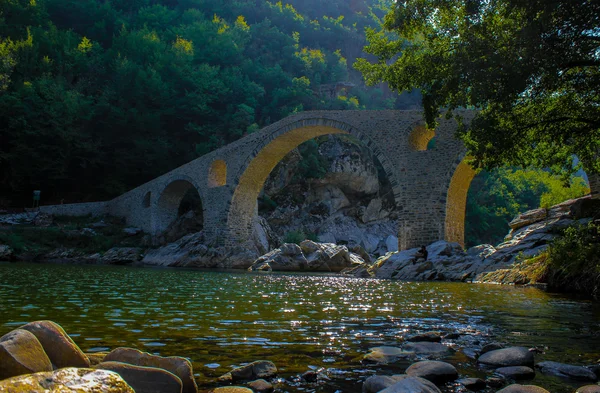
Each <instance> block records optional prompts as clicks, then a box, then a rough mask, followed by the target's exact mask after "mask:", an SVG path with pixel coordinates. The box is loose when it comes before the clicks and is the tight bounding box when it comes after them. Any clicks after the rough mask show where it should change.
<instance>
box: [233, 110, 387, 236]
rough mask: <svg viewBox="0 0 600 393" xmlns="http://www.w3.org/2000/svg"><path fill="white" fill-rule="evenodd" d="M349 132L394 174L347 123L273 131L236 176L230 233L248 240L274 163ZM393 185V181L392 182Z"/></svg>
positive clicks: (305, 123) (317, 122)
mask: <svg viewBox="0 0 600 393" xmlns="http://www.w3.org/2000/svg"><path fill="white" fill-rule="evenodd" d="M328 134H329V135H331V134H350V135H353V136H354V137H356V138H357V139H358V140H359V141H361V142H362V143H364V144H365V145H366V146H367V147H368V148H369V149H371V151H372V152H373V154H374V156H375V157H377V159H378V160H379V162H380V163H381V165H382V166H383V168H384V170H385V172H386V174H388V176H390V174H391V173H394V172H393V170H392V167H391V166H390V164H389V163H388V162H387V161H386V159H385V157H384V156H383V155H382V154H381V152H379V151H378V149H377V148H376V146H375V145H374V144H373V143H372V142H371V140H370V139H369V138H366V137H365V136H364V135H363V134H362V133H361V132H360V131H358V130H356V129H353V128H352V127H351V126H349V125H348V124H345V123H342V122H339V121H335V120H329V119H305V120H302V121H299V122H296V123H292V124H289V125H287V126H285V127H282V128H281V129H279V130H277V131H275V132H274V133H273V134H272V135H271V137H270V138H269V139H268V140H269V141H270V142H268V143H267V144H265V145H261V146H260V147H258V148H257V149H255V151H254V152H253V154H252V156H251V157H250V159H249V161H248V163H247V165H245V166H244V167H243V168H242V169H241V171H240V174H239V175H238V177H237V181H236V183H237V186H236V188H235V190H234V193H233V196H232V200H231V205H230V209H229V213H228V219H227V226H228V229H229V233H230V235H231V236H233V238H235V239H238V240H244V239H248V238H249V236H250V234H251V226H252V218H253V217H254V215H255V214H256V207H257V203H256V201H257V198H258V196H259V194H260V191H261V190H262V188H263V185H264V183H265V181H266V180H267V178H268V176H269V174H270V173H271V171H272V170H273V168H275V166H276V165H277V164H278V163H279V161H281V160H282V159H283V158H284V157H285V156H286V155H287V154H288V153H289V152H290V151H292V150H293V149H294V148H296V147H298V146H299V145H300V144H302V143H304V142H306V141H308V140H310V139H313V138H316V137H318V136H322V135H328ZM394 184H395V183H394Z"/></svg>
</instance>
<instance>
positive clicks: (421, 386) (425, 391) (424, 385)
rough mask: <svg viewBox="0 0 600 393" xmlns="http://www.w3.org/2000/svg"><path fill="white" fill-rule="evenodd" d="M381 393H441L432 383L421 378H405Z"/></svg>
mask: <svg viewBox="0 0 600 393" xmlns="http://www.w3.org/2000/svg"><path fill="white" fill-rule="evenodd" d="M381 393H441V391H440V390H439V389H438V388H437V386H435V385H434V384H433V383H432V382H429V381H428V380H426V379H423V378H419V377H411V376H408V375H407V376H405V377H404V378H402V379H401V380H400V381H398V382H396V383H395V384H393V385H391V386H389V387H387V388H385V389H383V390H382V391H381Z"/></svg>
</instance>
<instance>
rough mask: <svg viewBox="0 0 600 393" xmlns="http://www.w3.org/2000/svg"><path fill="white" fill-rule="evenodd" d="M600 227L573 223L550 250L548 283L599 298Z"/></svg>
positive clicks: (554, 286) (552, 286)
mask: <svg viewBox="0 0 600 393" xmlns="http://www.w3.org/2000/svg"><path fill="white" fill-rule="evenodd" d="M599 230H600V226H599V225H598V224H594V223H589V224H588V225H580V226H572V227H569V228H567V229H566V230H565V232H564V234H563V236H561V237H559V238H557V239H556V240H555V241H554V242H553V243H552V245H551V246H550V248H549V249H548V273H547V282H548V286H549V287H550V288H552V289H557V290H561V291H567V292H580V293H584V294H586V295H591V296H592V297H594V298H599V297H600V232H599Z"/></svg>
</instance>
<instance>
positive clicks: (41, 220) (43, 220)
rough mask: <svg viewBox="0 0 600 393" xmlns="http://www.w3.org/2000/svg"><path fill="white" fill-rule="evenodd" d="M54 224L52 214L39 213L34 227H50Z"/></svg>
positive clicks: (34, 221)
mask: <svg viewBox="0 0 600 393" xmlns="http://www.w3.org/2000/svg"><path fill="white" fill-rule="evenodd" d="M53 222H54V218H53V217H52V215H51V214H47V213H42V212H39V213H38V214H37V215H36V216H35V218H34V219H33V225H35V226H36V227H49V226H50V225H52V223H53Z"/></svg>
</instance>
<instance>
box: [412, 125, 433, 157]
mask: <svg viewBox="0 0 600 393" xmlns="http://www.w3.org/2000/svg"><path fill="white" fill-rule="evenodd" d="M434 137H435V131H434V130H432V129H429V128H427V127H425V126H424V125H418V126H416V127H414V128H413V129H412V131H411V132H410V134H409V136H408V145H409V146H410V147H411V149H412V150H414V151H424V150H427V145H428V144H429V142H430V141H431V140H432V139H433V138H434Z"/></svg>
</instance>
